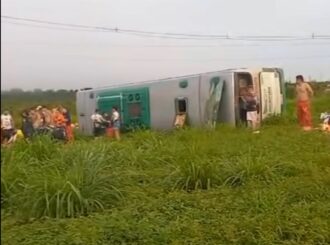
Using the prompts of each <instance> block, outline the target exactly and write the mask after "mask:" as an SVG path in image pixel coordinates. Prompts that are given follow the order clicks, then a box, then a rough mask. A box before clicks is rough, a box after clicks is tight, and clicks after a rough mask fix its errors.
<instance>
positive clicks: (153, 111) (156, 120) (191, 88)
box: [149, 76, 199, 129]
mask: <svg viewBox="0 0 330 245" xmlns="http://www.w3.org/2000/svg"><path fill="white" fill-rule="evenodd" d="M183 81H186V82H187V87H185V88H182V87H180V83H181V82H183ZM198 81H199V76H194V77H186V78H178V79H173V80H169V81H166V82H161V83H153V84H150V85H149V86H150V87H149V89H150V90H149V91H150V117H151V118H150V119H151V127H152V128H153V129H170V128H172V127H173V123H174V118H175V113H176V112H175V100H176V99H177V98H180V97H184V98H187V100H188V103H187V116H188V123H189V124H190V125H191V126H198V125H199V103H198V95H199V93H198V92H199V91H198V90H199V86H198V85H199V83H198Z"/></svg>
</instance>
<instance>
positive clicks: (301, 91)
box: [296, 75, 314, 131]
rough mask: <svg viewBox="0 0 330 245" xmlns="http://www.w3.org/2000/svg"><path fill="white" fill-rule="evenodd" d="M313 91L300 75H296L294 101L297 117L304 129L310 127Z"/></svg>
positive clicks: (306, 129)
mask: <svg viewBox="0 0 330 245" xmlns="http://www.w3.org/2000/svg"><path fill="white" fill-rule="evenodd" d="M313 95H314V92H313V89H312V88H311V86H310V85H309V84H308V83H307V82H305V81H304V77H303V76H302V75H298V76H296V103H297V117H298V121H299V124H300V126H301V127H302V128H303V130H305V131H309V130H311V129H312V114H311V105H310V103H311V98H312V97H313Z"/></svg>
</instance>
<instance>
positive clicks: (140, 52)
mask: <svg viewBox="0 0 330 245" xmlns="http://www.w3.org/2000/svg"><path fill="white" fill-rule="evenodd" d="M1 3H2V4H1V5H2V9H1V14H2V15H8V16H15V17H23V18H31V19H41V20H49V21H55V22H64V23H72V24H83V25H94V26H105V27H117V28H122V29H125V28H126V29H137V30H143V31H157V32H180V33H198V34H220V35H221V34H229V35H299V36H300V35H311V34H312V33H316V34H323V35H329V34H330V14H329V9H330V1H329V0H230V1H229V0H28V1H27V0H2V1H1ZM1 22H2V23H1V27H2V28H1V51H2V52H1V85H2V89H9V88H17V87H19V88H23V89H34V88H42V89H60V88H64V89H71V88H72V89H76V88H82V87H96V86H106V85H107V84H111V83H118V82H127V81H140V80H151V79H157V78H164V77H169V76H180V75H186V74H193V73H201V72H207V71H214V70H221V69H227V68H235V67H255V66H279V67H283V68H284V70H285V73H286V77H287V79H291V78H293V77H294V76H295V75H296V74H298V73H299V74H300V73H301V74H303V75H305V76H306V77H307V78H308V77H309V76H311V77H313V78H316V79H323V80H325V79H330V40H322V41H318V40H314V41H313V40H307V41H294V42H288V41H286V42H278V41H277V42H262V43H260V42H251V41H229V40H221V41H219V40H218V41H214V40H202V41H200V40H170V39H159V38H150V37H149V38H146V37H139V36H131V35H127V34H118V33H109V32H107V33H105V32H82V31H80V32H77V31H69V30H58V29H44V28H36V27H31V26H24V25H14V24H10V23H6V22H8V20H5V19H1Z"/></svg>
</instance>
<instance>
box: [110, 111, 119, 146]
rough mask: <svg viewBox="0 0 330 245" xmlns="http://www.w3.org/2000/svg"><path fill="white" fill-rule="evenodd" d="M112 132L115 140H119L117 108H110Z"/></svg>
mask: <svg viewBox="0 0 330 245" xmlns="http://www.w3.org/2000/svg"><path fill="white" fill-rule="evenodd" d="M111 121H112V125H113V130H114V133H115V137H116V139H117V140H120V114H119V112H118V108H117V107H115V106H114V107H112V117H111Z"/></svg>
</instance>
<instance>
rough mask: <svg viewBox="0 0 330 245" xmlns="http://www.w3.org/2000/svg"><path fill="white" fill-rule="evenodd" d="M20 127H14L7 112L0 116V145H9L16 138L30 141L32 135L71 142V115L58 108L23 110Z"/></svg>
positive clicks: (11, 118)
mask: <svg viewBox="0 0 330 245" xmlns="http://www.w3.org/2000/svg"><path fill="white" fill-rule="evenodd" d="M21 117H22V127H21V129H18V128H16V127H15V122H14V119H13V117H12V115H11V114H10V113H9V111H4V112H3V114H2V115H1V144H2V145H6V144H10V143H12V142H13V141H15V140H16V138H17V137H22V138H25V139H26V140H29V139H31V137H33V136H34V135H39V134H50V135H51V136H53V137H54V138H56V139H60V140H65V141H68V142H70V141H73V139H74V134H73V127H74V125H73V124H72V121H71V114H70V112H69V110H68V109H66V108H64V107H62V106H58V107H56V108H53V109H48V108H47V107H44V106H37V107H36V108H30V109H27V110H24V111H23V112H22V114H21Z"/></svg>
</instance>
